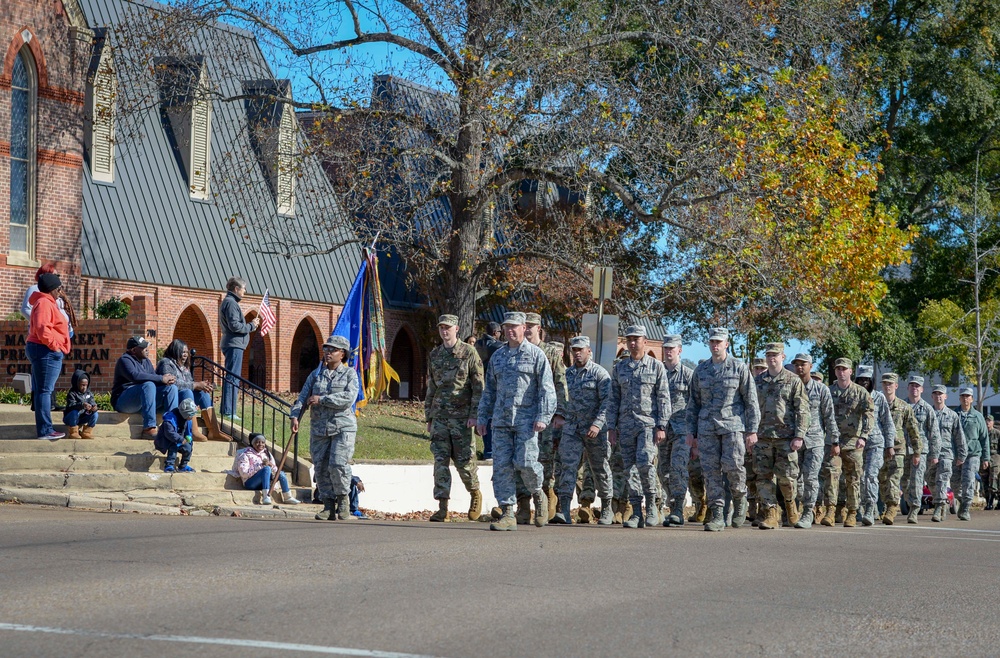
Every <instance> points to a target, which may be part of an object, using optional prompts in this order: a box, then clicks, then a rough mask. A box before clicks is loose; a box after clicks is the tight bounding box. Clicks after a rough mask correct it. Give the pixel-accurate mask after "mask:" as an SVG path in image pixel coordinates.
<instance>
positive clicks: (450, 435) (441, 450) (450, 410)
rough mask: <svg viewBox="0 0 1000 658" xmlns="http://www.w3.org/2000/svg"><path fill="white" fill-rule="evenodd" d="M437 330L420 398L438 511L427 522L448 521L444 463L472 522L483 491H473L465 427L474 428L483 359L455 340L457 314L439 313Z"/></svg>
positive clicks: (471, 444) (470, 441)
mask: <svg viewBox="0 0 1000 658" xmlns="http://www.w3.org/2000/svg"><path fill="white" fill-rule="evenodd" d="M438 333H439V334H440V335H441V344H440V345H438V346H437V347H435V348H434V349H433V350H432V351H431V355H430V359H429V360H428V363H429V368H428V374H427V397H426V398H425V399H424V418H425V420H426V421H427V431H428V432H429V433H430V435H431V454H432V455H434V499H435V500H437V501H438V511H437V512H435V513H434V514H433V515H432V516H431V518H430V520H431V521H447V520H448V499H449V498H451V467H450V463H451V462H452V461H454V462H455V469H456V470H457V471H458V475H459V477H460V478H462V484H464V485H465V488H466V490H467V491H468V492H469V493H470V494H471V496H472V504H471V505H469V520H470V521H476V520H478V519H479V513H480V512H481V511H482V509H483V494H482V492H480V490H479V477H478V475H477V473H476V442H475V438H473V436H472V429H471V428H473V427H475V426H476V414H477V413H478V411H479V399H480V397H481V396H482V394H483V362H482V361H481V360H480V359H479V353H478V352H477V351H476V348H475V347H473V346H472V345H468V344H466V343H464V342H461V341H459V340H458V316H456V315H442V316H441V317H440V318H439V319H438Z"/></svg>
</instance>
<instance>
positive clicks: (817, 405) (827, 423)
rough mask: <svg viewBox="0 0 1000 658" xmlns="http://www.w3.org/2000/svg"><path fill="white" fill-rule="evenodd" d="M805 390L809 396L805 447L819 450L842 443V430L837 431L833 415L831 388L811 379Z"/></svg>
mask: <svg viewBox="0 0 1000 658" xmlns="http://www.w3.org/2000/svg"><path fill="white" fill-rule="evenodd" d="M805 389H806V395H808V396H809V431H808V432H806V440H805V447H806V448H819V447H822V446H823V445H832V444H834V443H840V430H839V429H837V419H836V418H835V417H834V415H833V398H832V397H830V388H829V387H828V386H826V385H825V384H822V383H821V382H818V381H816V380H815V379H812V378H810V379H809V383H808V384H806V385H805Z"/></svg>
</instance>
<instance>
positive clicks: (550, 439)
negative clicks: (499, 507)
mask: <svg viewBox="0 0 1000 658" xmlns="http://www.w3.org/2000/svg"><path fill="white" fill-rule="evenodd" d="M560 437H562V430H555V429H552V425H549V426H548V427H546V428H545V429H544V430H542V431H541V432H539V433H538V463H539V464H541V465H542V489H551V488H552V487H554V486H555V483H556V477H557V474H558V472H559V471H560V470H561V469H560V468H559V454H558V448H557V447H556V446H558V445H559V439H560ZM515 478H516V481H517V496H518V498H523V497H525V496H530V495H531V492H530V491H528V488H527V487H525V486H524V481H523V480H522V479H521V475H520V473H517V474H515Z"/></svg>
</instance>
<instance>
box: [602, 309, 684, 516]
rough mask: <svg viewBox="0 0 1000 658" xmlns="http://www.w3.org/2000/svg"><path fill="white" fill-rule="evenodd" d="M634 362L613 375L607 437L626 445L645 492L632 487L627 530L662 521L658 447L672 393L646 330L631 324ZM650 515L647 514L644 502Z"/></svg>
mask: <svg viewBox="0 0 1000 658" xmlns="http://www.w3.org/2000/svg"><path fill="white" fill-rule="evenodd" d="M625 344H626V345H627V346H628V349H629V358H627V359H622V360H621V361H618V362H617V363H616V364H615V366H614V370H613V371H612V373H611V405H610V406H609V409H608V428H609V433H608V438H610V439H611V442H612V443H615V442H619V441H620V446H621V454H622V465H623V467H624V469H625V472H626V473H630V472H631V471H632V469H633V468H636V469H638V471H639V481H640V483H641V485H642V489H634V488H631V487H630V490H629V502H630V503H631V505H632V514H631V516H629V517H628V518H627V519H624V520H623V521H622V526H624V527H626V528H641V527H643V526H655V525H658V524H659V523H660V515H659V510H658V509H657V505H656V445H657V444H658V443H660V442H662V441H663V439H665V438H666V435H667V434H666V429H667V425H668V423H669V422H670V390H669V384H668V383H667V370H666V368H664V367H663V364H662V363H660V362H659V361H657V360H656V359H654V358H653V357H651V356H649V355H648V354H646V328H645V327H643V326H641V325H632V326H631V327H629V328H628V329H626V330H625ZM643 496H644V497H645V499H646V516H645V519H643V516H642V499H643Z"/></svg>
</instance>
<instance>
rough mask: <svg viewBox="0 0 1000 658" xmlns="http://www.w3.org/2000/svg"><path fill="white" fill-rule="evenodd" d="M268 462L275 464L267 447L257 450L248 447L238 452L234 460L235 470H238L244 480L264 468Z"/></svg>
mask: <svg viewBox="0 0 1000 658" xmlns="http://www.w3.org/2000/svg"><path fill="white" fill-rule="evenodd" d="M268 464H271V465H276V464H275V463H274V459H273V458H272V457H271V453H270V452H268V450H267V448H264V449H263V450H261V451H260V452H257V451H256V450H254V449H253V448H252V447H250V448H247V449H246V450H244V451H243V452H242V453H240V456H239V458H238V459H237V460H236V472H238V473H239V474H240V478H241V479H242V480H243V481H244V482H246V481H247V480H249V479H250V478H252V477H253V476H254V474H255V473H256V472H257V471H259V470H260V469H262V468H264V467H265V466H267V465H268Z"/></svg>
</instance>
